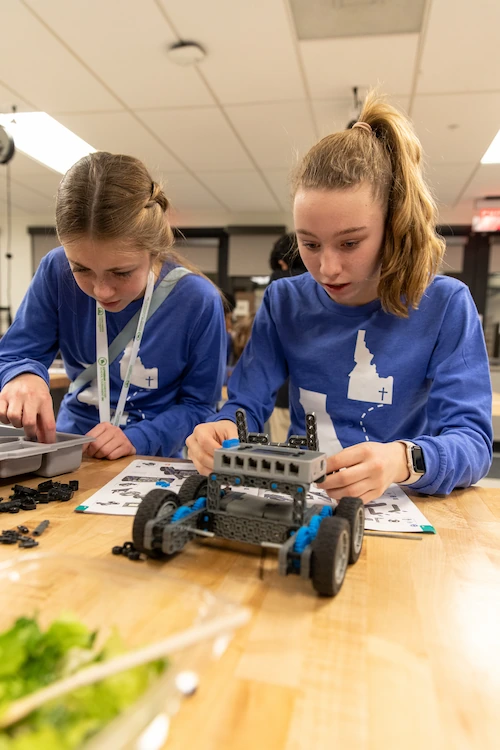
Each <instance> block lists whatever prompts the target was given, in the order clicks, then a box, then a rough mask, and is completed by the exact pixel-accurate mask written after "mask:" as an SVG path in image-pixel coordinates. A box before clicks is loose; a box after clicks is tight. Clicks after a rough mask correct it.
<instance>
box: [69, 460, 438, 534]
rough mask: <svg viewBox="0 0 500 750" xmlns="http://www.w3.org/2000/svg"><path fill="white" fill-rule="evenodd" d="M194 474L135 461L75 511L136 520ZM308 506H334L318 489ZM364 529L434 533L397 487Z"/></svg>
mask: <svg viewBox="0 0 500 750" xmlns="http://www.w3.org/2000/svg"><path fill="white" fill-rule="evenodd" d="M191 474H196V469H195V468H194V465H193V464H192V463H191V462H185V463H182V462H179V461H178V462H172V461H156V460H154V459H151V460H150V461H148V460H146V461H144V460H136V461H133V462H132V463H131V464H129V466H127V468H126V469H124V470H123V471H122V472H120V474H118V476H116V477H115V478H114V479H112V480H111V481H110V482H108V484H106V485H104V487H102V488H101V489H100V490H98V491H97V492H96V493H95V494H94V495H92V496H91V497H89V498H88V500H85V502H84V503H82V504H81V505H79V506H78V507H77V508H76V510H77V511H78V512H80V513H103V514H106V515H114V516H134V515H135V513H136V511H137V508H138V506H139V504H140V502H141V499H142V498H143V497H144V495H146V494H147V493H148V492H149V491H150V490H154V489H159V488H160V489H161V488H164V489H169V490H172V491H173V492H178V491H179V488H180V487H181V486H182V483H183V481H184V479H185V478H186V477H188V476H190V475H191ZM234 489H235V490H237V491H238V492H246V493H248V494H251V495H259V496H260V497H266V498H268V499H269V500H275V501H276V502H290V497H289V496H288V495H282V494H281V493H279V492H272V491H270V490H262V489H261V490H259V489H256V488H255V487H241V486H239V487H234ZM307 502H308V503H323V504H325V505H330V504H332V501H331V500H330V498H329V497H328V495H327V494H326V492H324V491H323V490H319V489H318V488H317V487H316V486H315V485H313V486H312V487H311V490H310V491H309V492H308V493H307ZM365 529H366V530H367V531H368V530H370V531H398V532H400V531H409V532H423V531H424V532H430V533H434V531H435V530H434V528H433V526H431V524H430V523H429V521H428V520H427V519H426V517H425V516H424V515H423V513H421V512H420V510H419V509H418V508H417V506H416V505H415V504H414V503H413V502H412V501H411V500H410V498H409V497H408V495H406V493H405V492H403V490H402V489H401V488H400V487H399V486H398V485H396V484H392V485H391V486H390V487H389V489H388V490H387V491H386V492H385V493H384V494H383V495H382V497H380V498H378V499H377V500H373V501H372V502H371V503H368V505H365Z"/></svg>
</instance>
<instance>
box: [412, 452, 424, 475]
mask: <svg viewBox="0 0 500 750" xmlns="http://www.w3.org/2000/svg"><path fill="white" fill-rule="evenodd" d="M411 453H412V458H413V470H414V471H416V472H417V473H418V474H425V461H424V454H423V452H422V448H420V446H418V445H416V446H415V447H414V448H413V449H412V452H411Z"/></svg>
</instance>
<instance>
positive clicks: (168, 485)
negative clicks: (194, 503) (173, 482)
mask: <svg viewBox="0 0 500 750" xmlns="http://www.w3.org/2000/svg"><path fill="white" fill-rule="evenodd" d="M156 487H170V482H165V480H164V479H160V480H159V481H158V482H156Z"/></svg>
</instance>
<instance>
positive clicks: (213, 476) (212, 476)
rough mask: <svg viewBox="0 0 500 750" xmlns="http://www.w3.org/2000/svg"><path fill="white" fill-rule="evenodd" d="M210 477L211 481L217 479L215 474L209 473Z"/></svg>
mask: <svg viewBox="0 0 500 750" xmlns="http://www.w3.org/2000/svg"><path fill="white" fill-rule="evenodd" d="M210 479H211V480H212V481H213V482H215V480H216V479H217V474H212V475H211V477H210Z"/></svg>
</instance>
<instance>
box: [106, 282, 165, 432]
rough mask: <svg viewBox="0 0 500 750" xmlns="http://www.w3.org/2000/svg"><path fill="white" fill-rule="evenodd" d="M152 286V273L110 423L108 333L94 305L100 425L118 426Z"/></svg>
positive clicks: (144, 322) (147, 310)
mask: <svg viewBox="0 0 500 750" xmlns="http://www.w3.org/2000/svg"><path fill="white" fill-rule="evenodd" d="M154 285H155V275H154V273H153V271H150V272H149V274H148V283H147V285H146V291H145V293H144V300H143V303H142V308H141V314H140V316H139V322H138V323H137V329H136V332H135V336H134V343H133V344H132V351H131V353H130V359H129V361H128V365H127V372H126V375H125V379H124V381H123V385H122V389H121V392H120V398H119V399H118V404H117V407H116V409H115V414H114V417H113V419H112V420H111V409H110V395H109V394H110V383H109V353H108V333H107V328H106V311H105V310H104V308H103V307H101V305H99V303H98V302H96V318H95V322H96V348H97V390H98V394H99V421H100V422H111V424H113V425H115V426H116V427H118V426H119V425H120V420H121V418H122V415H123V412H124V409H125V403H126V401H127V395H128V392H129V388H130V380H131V378H132V371H133V369H134V365H135V361H136V359H137V354H138V352H139V347H140V345H141V339H142V335H143V333H144V326H145V325H146V320H147V317H148V312H149V305H150V304H151V298H152V296H153V291H154Z"/></svg>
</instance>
